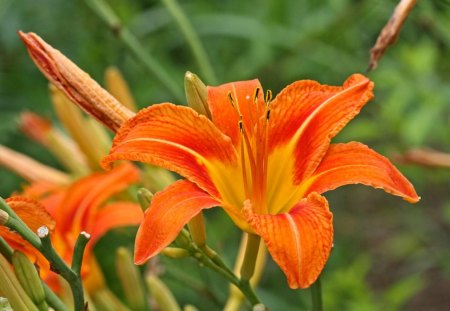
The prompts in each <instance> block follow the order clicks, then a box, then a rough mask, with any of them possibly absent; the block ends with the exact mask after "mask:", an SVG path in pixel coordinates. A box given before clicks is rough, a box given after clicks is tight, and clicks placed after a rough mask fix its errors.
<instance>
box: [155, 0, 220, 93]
mask: <svg viewBox="0 0 450 311" xmlns="http://www.w3.org/2000/svg"><path fill="white" fill-rule="evenodd" d="M163 3H164V5H165V6H166V8H167V10H168V11H169V12H170V14H172V17H173V18H174V20H175V22H176V23H177V24H178V27H179V28H180V31H181V32H182V33H183V35H184V37H185V38H186V41H187V42H188V44H189V46H190V48H191V50H192V53H193V54H194V57H195V60H196V61H197V64H198V66H199V67H200V70H201V72H202V74H203V75H204V78H205V79H206V80H207V82H208V83H210V84H217V78H216V75H215V73H214V70H213V67H212V66H211V63H210V61H209V58H208V55H207V54H206V51H205V49H204V48H203V45H202V42H201V41H200V38H199V37H198V35H197V33H196V32H195V30H194V28H193V27H192V25H191V23H190V22H189V19H188V18H187V16H186V14H184V12H183V10H182V9H181V7H180V5H179V4H178V2H177V1H176V0H163Z"/></svg>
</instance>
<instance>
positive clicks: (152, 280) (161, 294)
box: [145, 275, 181, 311]
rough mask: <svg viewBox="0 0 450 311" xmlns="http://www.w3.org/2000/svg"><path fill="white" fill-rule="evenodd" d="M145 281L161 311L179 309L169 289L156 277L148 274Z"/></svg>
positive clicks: (175, 310) (177, 310) (176, 310)
mask: <svg viewBox="0 0 450 311" xmlns="http://www.w3.org/2000/svg"><path fill="white" fill-rule="evenodd" d="M145 281H146V283H147V286H148V288H149V290H150V292H151V294H152V297H153V298H154V299H155V300H156V303H157V304H158V306H159V309H160V310H161V311H181V309H180V307H179V306H178V303H177V301H176V300H175V297H174V296H173V294H172V292H171V291H170V289H169V288H168V287H167V286H166V285H165V284H164V283H163V282H162V281H161V280H160V279H159V278H158V277H156V276H155V275H149V276H147V278H146V279H145Z"/></svg>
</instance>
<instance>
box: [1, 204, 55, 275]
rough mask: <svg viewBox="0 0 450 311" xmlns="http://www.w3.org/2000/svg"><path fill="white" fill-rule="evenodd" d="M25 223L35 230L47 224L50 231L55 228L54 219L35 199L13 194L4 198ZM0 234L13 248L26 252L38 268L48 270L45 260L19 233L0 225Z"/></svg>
mask: <svg viewBox="0 0 450 311" xmlns="http://www.w3.org/2000/svg"><path fill="white" fill-rule="evenodd" d="M6 202H7V203H8V205H9V206H10V207H11V208H12V209H13V210H14V212H15V213H16V214H17V216H19V217H20V218H21V219H22V220H23V221H24V222H25V224H26V225H27V226H28V227H29V228H30V229H31V231H33V232H36V231H37V229H38V228H39V227H41V226H47V227H48V228H49V229H50V231H53V230H54V229H55V221H54V220H53V218H52V217H51V216H50V214H49V213H48V212H47V211H46V210H45V207H44V206H43V205H42V204H40V203H39V202H38V201H36V200H32V199H29V198H25V197H20V196H15V197H11V198H9V199H7V200H6ZM0 236H1V237H3V238H4V239H5V240H6V241H7V242H8V244H10V246H11V247H12V248H13V249H16V250H20V251H21V252H23V253H25V254H27V255H28V256H29V257H30V258H31V259H32V260H33V261H34V262H36V264H37V265H39V267H40V268H42V269H43V270H45V271H48V269H49V268H50V266H49V264H48V262H47V260H46V259H45V258H44V257H43V256H42V255H41V254H40V253H39V252H38V251H37V250H36V249H35V248H34V247H33V246H32V245H31V244H30V243H28V242H27V241H26V240H25V239H23V238H22V237H21V236H20V235H19V234H17V233H15V232H12V231H9V229H8V228H6V227H4V226H0Z"/></svg>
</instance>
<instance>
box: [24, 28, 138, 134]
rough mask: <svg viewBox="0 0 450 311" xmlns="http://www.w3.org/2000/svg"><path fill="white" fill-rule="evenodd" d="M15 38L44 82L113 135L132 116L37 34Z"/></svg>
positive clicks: (26, 34) (131, 113) (27, 34)
mask: <svg viewBox="0 0 450 311" xmlns="http://www.w3.org/2000/svg"><path fill="white" fill-rule="evenodd" d="M19 35H20V37H21V39H22V40H23V42H24V43H25V45H26V47H27V49H28V52H29V54H30V56H31V58H32V59H33V61H34V62H35V64H36V65H37V67H38V68H39V69H40V70H41V71H42V73H43V74H44V75H45V76H46V77H47V79H48V80H50V82H52V83H53V84H54V85H55V86H56V87H57V88H58V89H60V90H61V91H63V92H64V93H65V94H66V95H67V96H68V97H69V98H70V99H71V100H72V101H73V102H74V103H76V104H77V105H79V106H80V107H81V108H83V109H84V110H85V111H86V112H87V113H89V114H90V115H92V116H93V117H95V118H96V119H97V120H99V121H100V122H102V123H103V124H105V125H106V126H107V127H109V128H110V129H111V130H112V131H113V132H116V131H117V130H118V129H119V127H120V126H121V124H122V123H123V122H125V121H126V120H128V119H129V118H131V117H132V116H133V115H134V113H133V112H132V111H130V110H129V109H127V108H126V107H124V106H123V105H122V104H120V103H119V102H118V101H117V100H116V99H115V98H114V97H113V96H112V95H111V94H109V93H108V92H107V91H106V90H104V89H103V88H102V87H101V86H100V85H98V83H97V82H95V81H94V80H93V79H92V78H91V77H90V76H89V75H88V74H87V73H86V72H84V71H83V70H81V69H80V68H79V67H78V66H76V65H75V64H74V63H73V62H71V61H70V60H69V59H68V58H67V57H65V56H64V55H63V54H62V53H61V52H59V51H58V50H56V49H54V48H53V47H52V46H50V45H49V44H47V43H46V42H45V41H44V40H42V39H41V38H40V37H39V36H38V35H36V34H34V33H23V32H21V31H19Z"/></svg>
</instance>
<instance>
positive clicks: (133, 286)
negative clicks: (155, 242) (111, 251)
mask: <svg viewBox="0 0 450 311" xmlns="http://www.w3.org/2000/svg"><path fill="white" fill-rule="evenodd" d="M116 270H117V275H118V276H119V279H120V283H121V284H122V288H123V292H124V294H125V298H126V301H127V302H128V305H129V306H130V307H131V308H132V309H133V310H145V305H146V302H145V292H144V288H143V287H142V280H141V277H140V275H139V270H138V268H137V267H136V266H135V265H134V262H133V258H132V256H131V254H130V252H129V251H128V250H127V249H126V248H124V247H119V248H118V249H117V252H116Z"/></svg>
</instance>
